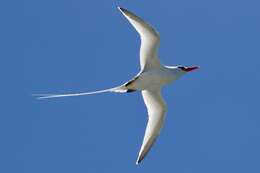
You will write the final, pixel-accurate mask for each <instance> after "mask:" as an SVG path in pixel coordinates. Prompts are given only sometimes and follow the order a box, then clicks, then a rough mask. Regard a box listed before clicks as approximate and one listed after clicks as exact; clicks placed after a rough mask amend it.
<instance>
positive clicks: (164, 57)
mask: <svg viewBox="0 0 260 173" xmlns="http://www.w3.org/2000/svg"><path fill="white" fill-rule="evenodd" d="M118 5H120V6H122V7H125V8H127V9H129V10H131V11H133V12H135V13H136V14H138V15H139V16H141V17H142V18H144V19H145V20H147V21H149V23H151V24H152V25H153V26H154V27H155V28H156V29H157V30H158V32H159V33H160V35H161V46H160V51H159V55H160V59H161V62H162V63H163V64H167V65H177V64H182V65H199V66H200V70H198V71H196V72H195V71H194V72H193V73H190V74H187V75H186V76H184V77H183V78H181V79H180V80H178V81H177V82H176V83H175V84H174V85H170V86H167V87H165V88H164V89H163V95H164V97H165V100H166V101H167V104H168V112H167V119H166V123H165V126H164V128H163V130H162V132H161V135H160V137H159V139H158V140H157V142H156V144H155V145H154V147H153V148H152V150H151V152H150V153H149V155H148V156H147V157H146V158H145V160H143V162H142V164H141V165H139V166H136V165H135V161H136V158H137V154H138V152H139V149H140V146H141V143H142V139H143V135H144V130H145V126H146V121H147V114H146V108H145V106H144V103H143V100H142V97H141V94H140V93H139V92H136V93H131V94H123V95H121V94H114V93H107V94H100V95H91V96H85V97H74V98H63V99H53V100H41V101H39V100H35V99H34V98H33V97H32V96H31V94H33V93H70V92H79V91H92V90H96V89H105V88H107V87H113V86H116V85H118V84H121V83H123V82H125V81H127V80H128V79H130V78H132V77H133V76H134V75H135V74H136V73H137V72H138V71H139V56H138V55H139V43H140V41H139V37H138V35H137V33H136V32H135V30H134V29H133V28H132V26H131V25H130V24H129V23H128V21H127V20H126V19H125V18H124V17H123V16H122V15H121V14H120V12H119V11H118V10H117V8H116V7H117V6H118ZM259 7H260V1H258V0H218V1H215V0H214V1H213V0H197V1H194V0H182V1H179V0H174V1H173V0H162V1H158V0H149V1H148V0H146V1H134V0H131V1H130V0H128V1H126V0H122V1H119V0H117V1H112V0H103V1H101V0H45V1H40V0H24V1H20V0H13V1H5V2H4V1H1V2H0V8H1V9H0V21H1V27H0V31H1V32H0V36H1V37H0V45H1V51H0V58H1V69H0V72H1V73H0V76H1V83H0V88H1V97H0V101H1V109H0V139H1V141H0V172H3V173H9V172H25V173H57V172H63V173H71V172H78V173H106V172H111V173H122V172H123V173H130V172H131V173H133V172H136V173H138V172H142V173H148V172H149V173H151V172H159V171H160V172H176V173H209V172H210V173H220V172H221V173H230V172H236V173H245V172H250V173H259V172H260V164H259V163H260V147H259V146H260V91H259V88H260V77H259V74H260V73H259V68H260V10H259Z"/></svg>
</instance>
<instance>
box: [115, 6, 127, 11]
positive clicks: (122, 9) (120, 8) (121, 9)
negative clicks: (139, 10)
mask: <svg viewBox="0 0 260 173" xmlns="http://www.w3.org/2000/svg"><path fill="white" fill-rule="evenodd" d="M117 8H118V9H119V10H120V11H121V12H122V13H124V12H125V11H126V9H124V8H122V7H120V6H117Z"/></svg>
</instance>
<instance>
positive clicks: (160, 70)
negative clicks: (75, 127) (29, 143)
mask: <svg viewBox="0 0 260 173" xmlns="http://www.w3.org/2000/svg"><path fill="white" fill-rule="evenodd" d="M118 9H119V10H120V11H121V13H122V14H123V15H124V16H125V17H126V18H127V20H128V21H129V22H130V23H131V24H132V25H133V27H134V28H135V29H136V31H137V32H138V33H139V35H140V37H141V48H140V65H141V70H140V72H139V73H138V74H137V75H136V76H135V77H134V78H133V79H132V80H130V81H128V82H126V83H124V84H123V85H121V86H118V87H114V88H110V89H105V90H100V91H94V92H84V93H76V94H59V95H52V94H39V95H36V96H39V99H47V98H57V97H69V96H82V95H89V94H97V93H103V92H119V93H126V92H133V91H141V92H142V96H143V99H144V103H145V105H146V107H147V112H148V123H147V127H146V130H145V135H144V139H143V143H142V146H141V149H140V152H139V155H138V158H137V161H136V164H139V163H140V162H141V161H142V160H143V159H144V157H145V156H146V154H147V153H148V152H149V150H150V149H151V147H152V145H153V143H154V142H155V140H156V138H157V136H158V135H159V133H160V129H161V128H162V126H163V122H164V119H165V112H166V110H167V107H166V103H165V101H164V100H163V98H162V96H161V88H162V86H164V85H166V84H169V83H171V82H173V81H175V80H176V79H178V78H179V77H181V76H182V75H184V74H186V73H187V72H190V71H193V70H195V69H197V68H198V67H197V66H192V67H185V66H164V65H162V64H161V63H160V61H159V59H158V56H157V49H158V46H159V43H160V36H159V34H158V33H157V32H156V31H155V29H153V28H152V27H151V26H150V25H149V24H148V23H146V22H145V21H144V20H142V19H141V18H140V17H138V16H136V15H135V14H133V13H132V12H130V11H128V10H126V9H124V8H121V7H118Z"/></svg>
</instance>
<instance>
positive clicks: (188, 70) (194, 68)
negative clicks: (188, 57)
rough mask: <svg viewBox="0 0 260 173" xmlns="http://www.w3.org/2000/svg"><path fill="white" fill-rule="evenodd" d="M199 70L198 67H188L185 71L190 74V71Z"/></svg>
mask: <svg viewBox="0 0 260 173" xmlns="http://www.w3.org/2000/svg"><path fill="white" fill-rule="evenodd" d="M198 68H199V67H197V66H192V67H187V68H185V69H184V71H186V72H190V71H193V70H196V69H198Z"/></svg>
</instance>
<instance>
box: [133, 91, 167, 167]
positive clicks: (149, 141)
mask: <svg viewBox="0 0 260 173" xmlns="http://www.w3.org/2000/svg"><path fill="white" fill-rule="evenodd" d="M142 95H143V99H144V103H145V105H146V107H147V111H148V123H147V126H146V130H145V135H144V139H143V144H142V147H141V149H140V152H139V155H138V159H137V161H136V164H139V163H140V162H141V161H142V160H143V159H144V157H145V156H146V154H147V153H148V152H149V150H150V149H151V147H152V145H153V143H154V142H155V140H156V138H157V136H158V135H159V133H160V129H161V127H162V126H163V122H164V117H165V112H166V110H167V108H166V104H165V102H164V100H163V98H162V96H161V93H160V89H154V90H143V91H142Z"/></svg>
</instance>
